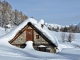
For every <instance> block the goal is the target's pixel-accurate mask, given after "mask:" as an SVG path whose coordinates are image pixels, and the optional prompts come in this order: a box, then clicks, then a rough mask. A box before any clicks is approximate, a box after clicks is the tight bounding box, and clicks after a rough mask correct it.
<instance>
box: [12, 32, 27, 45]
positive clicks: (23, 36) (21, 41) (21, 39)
mask: <svg viewBox="0 0 80 60" xmlns="http://www.w3.org/2000/svg"><path fill="white" fill-rule="evenodd" d="M25 42H26V31H24V32H23V33H22V34H21V35H20V36H19V37H18V38H17V39H16V40H15V41H13V42H12V44H24V43H25Z"/></svg>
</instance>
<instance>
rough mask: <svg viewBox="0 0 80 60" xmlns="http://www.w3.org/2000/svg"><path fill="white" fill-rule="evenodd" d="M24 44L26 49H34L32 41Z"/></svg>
mask: <svg viewBox="0 0 80 60" xmlns="http://www.w3.org/2000/svg"><path fill="white" fill-rule="evenodd" d="M26 44H27V46H26V48H27V49H34V48H33V42H32V41H27V42H26Z"/></svg>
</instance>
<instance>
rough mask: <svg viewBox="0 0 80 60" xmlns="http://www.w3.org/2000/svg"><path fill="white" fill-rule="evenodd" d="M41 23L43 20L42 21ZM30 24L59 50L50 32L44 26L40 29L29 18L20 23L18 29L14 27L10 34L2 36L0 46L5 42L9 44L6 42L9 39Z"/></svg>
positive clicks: (37, 24)
mask: <svg viewBox="0 0 80 60" xmlns="http://www.w3.org/2000/svg"><path fill="white" fill-rule="evenodd" d="M42 21H43V20H42ZM29 22H30V23H32V24H33V25H34V26H35V27H36V28H37V29H38V30H40V31H41V32H42V33H43V34H44V35H45V36H46V37H47V38H48V39H49V40H51V42H52V43H53V44H55V45H56V46H57V47H58V49H60V47H59V42H58V39H57V38H56V37H55V36H54V34H52V33H51V32H50V30H48V29H47V27H46V26H44V28H41V26H40V24H39V23H38V22H37V21H36V20H35V19H33V18H29V19H27V20H25V21H24V22H23V23H21V24H20V25H19V26H18V27H16V28H15V29H14V30H12V31H11V32H9V33H7V34H5V35H4V36H1V37H0V44H3V43H4V42H5V44H9V43H8V41H10V40H11V39H13V38H14V36H15V35H16V34H17V33H18V32H19V31H20V30H21V29H22V28H23V27H24V26H26V25H27V24H28V23H29Z"/></svg>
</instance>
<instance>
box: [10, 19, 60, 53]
mask: <svg viewBox="0 0 80 60" xmlns="http://www.w3.org/2000/svg"><path fill="white" fill-rule="evenodd" d="M14 30H15V31H16V32H15V33H14V36H13V38H11V39H10V40H9V43H10V44H12V45H14V46H17V47H19V48H25V46H27V45H26V42H27V41H33V47H34V49H35V50H39V51H44V52H52V53H53V52H54V53H55V52H56V49H59V43H58V40H57V38H56V37H55V36H54V35H53V34H52V33H51V32H50V30H48V29H47V27H46V26H45V23H44V20H40V21H39V22H37V21H36V20H35V19H33V18H29V19H27V20H26V21H24V22H23V23H21V24H20V25H19V26H18V27H17V28H16V29H14ZM14 30H13V31H14Z"/></svg>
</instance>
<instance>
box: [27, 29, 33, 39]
mask: <svg viewBox="0 0 80 60" xmlns="http://www.w3.org/2000/svg"><path fill="white" fill-rule="evenodd" d="M26 40H27V41H33V40H34V31H33V29H27V30H26Z"/></svg>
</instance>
